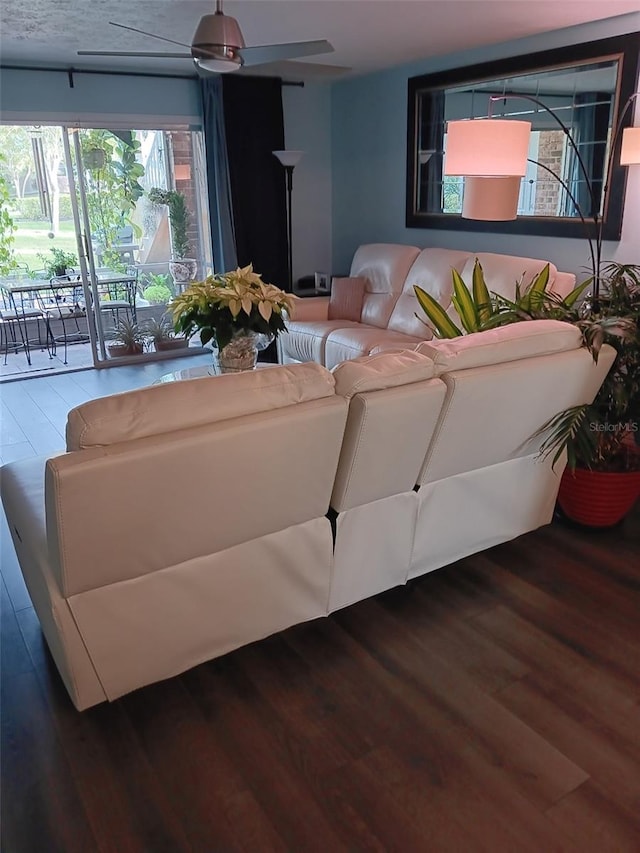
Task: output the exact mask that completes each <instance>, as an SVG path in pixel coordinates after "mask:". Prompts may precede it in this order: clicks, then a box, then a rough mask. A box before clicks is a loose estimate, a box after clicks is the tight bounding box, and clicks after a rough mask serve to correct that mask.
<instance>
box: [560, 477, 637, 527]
mask: <svg viewBox="0 0 640 853" xmlns="http://www.w3.org/2000/svg"><path fill="white" fill-rule="evenodd" d="M638 497H640V471H630V472H626V473H615V474H610V473H607V472H604V471H589V470H588V469H586V468H576V470H575V471H573V472H572V471H570V470H569V469H568V468H565V471H564V474H563V475H562V480H561V481H560V491H559V492H558V503H559V504H560V508H561V509H562V511H563V512H564V514H565V515H566V516H567V517H568V518H570V519H571V520H572V521H577V522H578V523H579V524H584V525H586V526H588V527H613V525H614V524H618V522H619V521H622V519H623V518H624V517H625V515H626V514H627V513H628V512H629V511H630V510H631V508H632V507H633V505H634V504H635V502H636V501H637V499H638Z"/></svg>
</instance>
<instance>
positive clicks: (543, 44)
mask: <svg viewBox="0 0 640 853" xmlns="http://www.w3.org/2000/svg"><path fill="white" fill-rule="evenodd" d="M637 30H640V12H638V13H634V14H631V15H624V16H621V17H618V18H612V19H609V20H607V21H600V22H596V23H593V24H587V25H582V26H579V27H572V28H570V29H567V30H559V31H556V32H553V33H546V34H544V35H540V36H534V37H530V38H526V39H520V40H518V41H514V42H509V43H505V44H500V45H494V46H493V47H484V48H478V49H475V50H471V51H465V52H464V53H459V54H455V55H449V56H446V57H435V58H433V59H425V60H424V61H423V62H415V63H411V64H410V65H406V66H402V67H401V68H396V69H393V70H391V71H386V72H379V73H376V74H371V75H367V76H365V77H359V78H354V79H349V80H344V81H341V82H338V83H335V84H334V86H333V89H332V116H331V119H332V153H331V157H332V161H331V162H332V174H333V271H334V272H342V271H344V270H348V269H349V265H350V263H351V258H352V257H353V253H354V251H355V249H356V248H357V247H358V246H359V245H360V244H361V243H369V242H397V243H406V244H409V245H415V246H420V247H423V246H442V247H445V248H460V249H466V250H468V251H472V252H474V251H489V252H502V253H505V254H512V255H522V256H528V257H539V258H545V259H548V260H551V261H553V262H554V263H555V264H556V265H557V266H558V268H559V269H562V270H566V271H569V272H574V273H576V274H577V275H579V276H582V277H584V275H585V271H586V270H587V269H588V265H589V253H588V246H587V242H586V241H585V240H581V239H567V238H554V237H536V236H525V235H508V234H500V233H497V232H496V233H494V234H479V233H475V232H471V231H469V232H466V231H444V230H436V229H416V228H406V227H405V224H404V222H405V187H406V157H407V154H406V133H407V80H408V79H409V77H413V76H415V75H418V74H428V73H431V72H435V71H441V70H445V69H447V68H456V67H459V66H463V65H472V64H475V63H478V62H486V61H490V60H492V59H501V58H504V57H508V56H516V55H524V54H528V53H534V52H536V51H541V50H546V49H550V48H555V47H562V46H565V45H569V44H579V43H581V42H587V41H593V40H596V39H600V38H607V37H608V36H614V35H621V34H624V33H629V32H634V31H637ZM635 123H636V124H638V123H640V107H639V111H637V114H636V122H635ZM604 256H605V258H607V259H615V260H619V261H623V262H635V263H640V167H637V166H636V167H630V168H629V175H628V182H627V193H626V204H625V211H624V222H623V231H622V239H621V240H620V242H619V243H605V246H604Z"/></svg>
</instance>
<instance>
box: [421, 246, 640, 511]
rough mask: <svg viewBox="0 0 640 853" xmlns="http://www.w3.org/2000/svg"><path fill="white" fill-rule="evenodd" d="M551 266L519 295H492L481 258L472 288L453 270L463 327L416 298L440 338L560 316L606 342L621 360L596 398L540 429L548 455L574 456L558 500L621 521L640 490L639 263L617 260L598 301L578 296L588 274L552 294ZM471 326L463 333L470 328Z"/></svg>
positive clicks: (424, 296) (593, 340)
mask: <svg viewBox="0 0 640 853" xmlns="http://www.w3.org/2000/svg"><path fill="white" fill-rule="evenodd" d="M548 280H549V275H548V267H545V268H544V269H543V270H542V271H541V272H540V273H539V274H538V275H537V276H536V277H535V278H534V279H533V281H532V282H531V283H530V284H529V285H528V286H526V287H524V288H523V287H522V283H521V282H520V283H518V284H517V285H516V293H515V297H514V299H513V300H509V299H507V298H505V297H503V296H499V295H498V294H495V293H490V292H489V290H488V288H487V285H486V283H485V280H484V275H483V272H482V267H481V265H480V264H479V263H478V262H477V261H476V264H475V267H474V271H473V284H472V288H471V290H470V289H469V288H468V287H467V285H466V284H465V283H464V281H463V280H462V278H461V276H460V275H459V274H458V273H457V272H456V271H455V270H454V271H453V285H454V293H453V297H452V301H453V305H454V308H455V310H456V313H457V314H458V316H459V317H460V321H461V327H462V328H460V327H458V326H457V325H456V324H455V323H454V321H453V320H452V319H451V317H450V316H449V315H448V313H447V312H446V311H445V310H444V308H442V306H441V305H440V304H439V303H438V302H436V300H434V299H433V297H431V296H430V295H429V294H428V293H426V292H425V291H423V290H422V289H421V288H419V287H417V286H416V287H415V288H414V290H415V292H416V297H417V298H418V302H419V304H420V306H421V307H422V308H423V310H424V311H425V313H426V315H427V317H428V319H429V322H430V325H431V326H432V327H433V329H434V332H435V334H436V336H437V337H440V338H453V337H457V336H459V335H462V334H464V332H467V333H469V332H477V331H483V330H485V329H490V328H495V327H496V326H501V325H506V324H508V323H514V322H521V321H523V320H536V319H545V320H549V319H554V320H564V321H565V322H570V323H574V324H575V325H577V326H578V327H579V328H580V330H581V331H582V334H583V338H584V342H585V345H586V346H587V347H588V348H589V349H590V350H591V352H592V353H593V356H594V358H595V359H597V357H598V352H599V350H600V348H601V346H602V344H603V343H605V342H606V343H610V344H611V345H612V346H613V347H615V349H616V351H617V356H616V360H615V362H614V365H613V367H612V368H611V370H610V371H609V373H608V375H607V377H606V379H605V381H604V383H603V385H602V387H601V388H600V390H599V392H598V394H597V396H596V398H595V400H594V401H593V403H591V404H590V405H584V406H576V407H574V408H571V409H568V410H566V411H564V412H559V413H558V414H557V415H556V416H555V417H554V418H552V419H551V420H549V421H548V422H547V423H546V424H543V426H542V427H541V428H540V430H539V431H538V433H537V435H538V436H539V435H545V440H544V442H543V444H542V448H541V454H542V456H543V457H546V456H548V455H549V454H551V453H555V455H554V459H553V464H555V463H556V462H557V461H559V460H560V459H561V458H563V457H564V454H565V453H566V455H567V468H566V469H565V471H564V473H563V476H562V480H561V485H560V491H559V494H558V503H559V505H560V508H561V510H562V511H563V512H564V513H565V515H566V516H567V517H569V518H570V519H572V520H573V521H577V522H579V523H581V524H585V525H588V526H593V527H608V526H612V525H614V524H617V523H618V522H619V521H621V520H622V519H623V518H624V516H625V515H626V514H627V513H628V512H629V511H630V509H631V508H632V507H633V505H634V503H635V501H636V500H637V498H638V496H639V495H640V449H639V440H640V331H639V329H640V266H638V265H624V264H618V263H610V264H607V265H605V266H604V267H603V269H602V271H601V273H600V284H601V288H602V290H601V293H600V296H599V299H598V307H597V310H596V309H595V307H594V305H593V304H592V303H591V302H590V301H589V300H585V303H584V304H583V306H581V310H578V307H577V300H578V298H579V297H580V296H581V295H582V293H583V292H584V291H585V290H586V289H587V288H588V287H589V286H590V285H591V284H592V281H593V279H592V278H589V279H587V280H586V281H585V282H583V283H582V284H580V285H578V286H577V287H576V288H574V290H573V291H572V292H571V293H570V294H569V295H568V296H566V297H565V298H564V299H562V298H560V297H558V296H557V295H555V294H553V293H550V292H548V290H547V285H548ZM463 329H464V332H463Z"/></svg>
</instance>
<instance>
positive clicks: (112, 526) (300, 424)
mask: <svg viewBox="0 0 640 853" xmlns="http://www.w3.org/2000/svg"><path fill="white" fill-rule="evenodd" d="M420 350H421V351H419V352H408V351H404V352H399V353H380V354H379V355H374V356H368V357H363V358H360V359H357V360H351V361H347V362H345V363H343V364H341V365H340V366H338V367H337V368H336V369H335V370H334V371H333V372H332V373H331V372H329V371H328V370H326V369H325V368H324V367H322V366H320V365H318V364H313V363H310V364H291V365H285V366H279V367H274V368H272V369H268V370H259V371H254V372H247V373H242V374H237V375H226V376H214V377H207V378H203V379H195V380H190V381H183V382H177V383H172V384H165V385H158V386H152V387H149V388H144V389H140V390H137V391H133V392H128V393H124V394H116V395H113V396H111V397H106V398H104V399H99V400H95V401H92V402H89V403H85V404H83V405H81V406H79V407H78V408H76V409H74V410H72V411H71V412H70V413H69V416H68V424H67V450H66V451H64V452H61V453H60V454H59V455H57V456H53V457H51V458H48V459H47V458H39V459H29V460H25V461H22V462H16V463H12V464H9V465H6V466H4V467H3V468H2V471H1V491H2V501H3V504H4V507H5V511H6V515H7V519H8V523H9V528H10V530H11V534H12V537H13V541H14V545H15V549H16V553H17V556H18V559H19V562H20V566H21V568H22V572H23V574H24V577H25V581H26V584H27V587H28V589H29V593H30V595H31V599H32V601H33V604H34V607H35V610H36V612H37V614H38V618H39V620H40V624H41V626H42V630H43V632H44V634H45V637H46V639H47V642H48V645H49V648H50V650H51V653H52V655H53V658H54V660H55V662H56V664H57V667H58V669H59V671H60V674H61V676H62V678H63V680H64V682H65V684H66V687H67V689H68V691H69V694H70V696H71V698H72V700H73V702H74V703H75V705H76V707H77V708H79V709H84V708H88V707H90V706H92V705H95V704H97V703H99V702H102V701H105V700H113V699H116V698H117V697H119V696H121V695H123V694H124V693H127V692H128V691H131V690H134V689H136V688H139V687H141V686H143V685H145V684H149V683H152V682H155V681H158V680H160V679H164V678H168V677H171V676H174V675H176V674H178V673H180V672H183V671H184V670H186V669H188V668H190V667H192V666H195V665H196V664H199V663H201V662H203V661H206V660H209V659H211V658H213V657H216V656H218V655H222V654H225V653H226V652H228V651H230V650H232V649H234V648H237V647H239V646H241V645H243V644H246V643H249V642H252V641H255V640H258V639H260V638H262V637H265V636H267V635H269V634H272V633H274V632H277V631H280V630H282V629H284V628H286V627H288V626H290V625H293V624H295V623H299V622H302V621H305V620H309V619H314V618H317V617H320V616H325V615H327V614H329V613H331V612H332V611H334V610H336V609H338V608H341V607H345V606H348V605H350V604H352V603H353V602H355V601H358V600H359V599H362V598H364V597H366V596H370V595H373V594H375V593H378V592H380V591H381V590H384V589H387V588H389V587H392V586H394V585H398V584H403V583H405V582H406V581H407V580H408V579H409V578H413V577H416V576H418V575H420V574H422V573H424V572H427V571H431V570H432V569H435V568H438V567H439V566H443V565H445V564H447V563H450V562H452V561H454V560H457V559H459V558H461V557H463V556H465V555H467V554H470V553H473V552H475V551H477V550H480V549H483V548H486V547H489V546H490V545H493V544H496V543H498V542H501V541H504V540H507V539H511V538H513V537H515V536H518V535H520V534H522V533H524V532H526V531H529V530H532V529H534V528H536V527H538V526H540V525H542V524H546V523H548V522H549V521H550V519H551V516H552V511H553V506H554V501H555V497H556V492H557V489H558V484H559V476H560V473H561V471H560V469H557V470H556V471H555V472H554V471H552V470H551V467H550V464H549V463H548V462H545V463H542V462H540V461H539V460H538V459H536V452H537V450H538V446H539V441H538V440H531V438H530V437H531V435H532V434H533V433H534V432H535V430H536V429H537V428H538V427H540V426H541V424H542V423H543V422H544V421H545V420H546V419H547V418H549V417H550V416H551V415H553V414H555V413H556V412H558V411H559V410H561V409H563V408H565V407H566V406H569V405H574V404H578V403H582V402H585V401H590V400H591V399H592V398H593V397H594V395H595V393H596V391H597V389H598V387H599V386H600V384H601V382H602V380H603V378H604V376H605V374H606V371H607V369H608V368H609V366H610V365H611V363H612V361H613V356H614V353H613V350H611V348H609V347H604V348H603V351H602V353H601V356H600V359H599V362H598V364H597V365H594V363H593V360H592V358H591V355H590V354H589V353H588V352H587V351H586V350H585V349H584V348H582V347H581V345H580V334H579V332H578V330H577V329H576V328H574V327H573V326H571V325H567V324H563V323H558V322H554V321H536V322H524V323H519V324H516V325H513V326H508V327H505V328H502V329H496V330H494V331H491V332H483V333H481V334H477V335H468V336H466V337H465V338H460V339H458V340H455V341H451V342H446V343H441V344H440V345H439V346H438V347H437V348H435V347H433V346H430V345H429V344H428V343H423V344H422V345H421V347H420Z"/></svg>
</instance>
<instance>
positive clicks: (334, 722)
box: [0, 376, 640, 853]
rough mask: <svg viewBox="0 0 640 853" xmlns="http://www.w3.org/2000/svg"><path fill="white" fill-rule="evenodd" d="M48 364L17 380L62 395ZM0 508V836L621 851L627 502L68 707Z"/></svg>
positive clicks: (632, 544)
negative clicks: (610, 525)
mask: <svg viewBox="0 0 640 853" xmlns="http://www.w3.org/2000/svg"><path fill="white" fill-rule="evenodd" d="M39 381H40V380H31V382H39ZM83 381H84V382H85V383H87V382H89V381H90V380H89V379H87V378H85V379H84V380H83ZM99 381H103V380H99ZM106 381H107V382H108V383H109V384H110V386H113V387H116V386H118V385H119V384H123V383H124V382H125V380H124V379H122V378H120V379H118V377H116V376H111V377H106ZM132 381H133V380H132ZM48 382H49V385H48V386H44V385H43V386H41V387H40V388H38V387H37V386H33V387H32V388H31V390H30V391H29V390H28V386H29V383H24V386H23V389H22V390H23V391H24V393H25V394H26V395H27V397H28V398H29V399H31V400H32V402H33V401H34V399H35V400H36V401H37V400H40V403H41V404H42V405H44V403H46V404H48V405H49V406H53V409H51V411H53V410H54V409H55V406H57V407H58V409H59V410H60V414H61V413H62V410H63V408H64V406H63V405H62V404H60V403H59V402H58V401H57V400H56V398H55V396H52V394H53V392H54V391H55V385H54V384H52V383H53V380H48ZM139 384H142V382H139ZM63 387H64V388H65V389H68V388H69V387H70V386H69V384H68V380H67V381H66V382H65V383H64V386H63ZM27 391H28V393H27ZM93 393H96V392H95V389H94V390H93ZM105 393H106V392H105ZM67 394H68V391H67ZM27 397H22V396H21V394H19V393H18V391H17V390H16V391H14V393H13V396H12V405H13V406H14V409H13V411H14V414H15V413H16V410H15V406H16V405H17V406H18V409H19V410H22V411H23V412H27V413H30V418H29V421H28V427H27V428H28V434H27V435H26V440H27V441H28V442H29V443H30V445H31V446H33V445H32V443H31V442H32V439H33V437H34V436H36V435H37V434H40V433H38V431H37V430H36V428H35V426H34V416H35V415H37V412H36V410H35V409H34V408H33V407H32V406H31V405H30V404H29V402H28V399H27ZM54 404H55V406H54ZM45 409H46V406H45V408H44V409H43V411H44V410H45ZM36 420H37V419H36ZM52 423H54V427H55V423H56V421H55V420H54V421H52ZM10 426H11V429H12V430H13V432H12V433H10V435H13V437H14V439H16V440H15V441H14V444H18V443H23V441H22V437H21V436H20V435H19V434H18V433H16V432H15V429H14V427H13V425H11V424H10ZM42 426H43V427H44V426H45V425H44V422H42ZM41 434H42V435H43V436H44V438H43V439H42V441H43V442H44V443H46V442H47V441H49V440H52V437H51V436H50V435H49V433H48V430H47V429H46V428H45V429H44V430H43V431H42V432H41ZM29 435H31V437H32V438H31V439H29V437H28V436H29ZM17 439H20V441H18V440H17ZM7 446H11V442H10V441H9V443H8V444H5V445H3V447H7ZM18 452H19V451H17V450H16V449H15V448H14V452H13V455H14V456H15V455H16V453H18ZM39 452H40V451H39ZM45 452H46V451H45ZM3 523H4V519H3ZM2 532H3V535H2V579H1V580H2V586H1V593H2V622H1V628H2V661H1V679H2V683H1V688H2V694H1V696H2V743H1V749H2V751H1V753H0V760H1V763H2V783H3V784H2V831H1V837H2V851H3V853H54V852H55V851H60V852H61V853H75V851H78V853H93V851H100V853H107V851H108V853H143V851H144V853H164V851H166V852H167V853H181V851H195V853H214V851H225V853H226V851H229V853H231V851H247V853H263V851H265V853H266V852H267V851H292V853H302V851H322V853H328V851H398V853H413V852H414V851H416V853H422V851H424V853H440V851H444V853H475V851H490V853H503V851H504V853H510V851H513V853H521V851H522V853H527V851H532V853H551V851H580V853H591V851H593V853H607V851H611V853H627V851H628V853H637V851H640V619H639V615H640V513H638V512H636V513H635V515H634V516H633V518H630V519H628V520H627V522H626V524H625V525H624V526H622V527H619V528H616V529H615V530H611V531H607V532H600V533H596V532H588V531H583V530H578V529H575V528H572V527H568V526H566V525H563V524H561V523H558V522H555V523H554V524H553V525H551V526H550V527H548V528H545V529H543V530H540V531H537V532H535V533H532V534H529V535H527V536H524V537H521V538H520V539H518V540H516V541H514V542H510V543H506V544H504V545H501V546H498V547H497V548H493V549H491V550H489V551H485V552H484V553H482V554H478V555H475V556H473V557H470V558H468V559H466V560H462V561H460V562H458V563H456V564H454V565H451V566H449V567H447V568H444V569H441V570H439V571H437V572H433V573H432V574H430V575H427V576H425V577H423V578H420V579H418V580H416V581H413V582H412V583H410V584H409V585H408V586H406V587H403V588H399V589H396V590H391V591H389V592H387V593H384V594H383V595H379V596H377V597H376V598H374V599H370V600H368V601H364V602H361V603H359V604H357V605H354V606H352V607H350V608H348V609H346V610H343V611H341V612H339V613H337V614H334V615H333V616H332V617H330V618H328V619H322V620H317V621H315V622H313V623H308V624H305V625H300V626H297V627H295V628H292V629H290V630H288V631H286V632H284V633H282V634H279V635H277V636H274V637H271V638H269V639H267V640H264V641H262V642H260V643H256V644H254V645H252V646H248V647H246V648H243V649H240V650H238V651H236V652H234V653H232V654H229V655H227V656H226V657H224V658H220V659H218V660H215V661H212V662H210V663H207V664H204V665H202V666H199V667H197V668H196V669H194V670H191V671H190V672H188V673H186V674H184V675H182V676H180V677H179V678H175V679H171V680H169V681H166V682H162V683H160V684H156V685H153V686H151V687H147V688H144V689H142V690H139V691H137V692H135V693H133V694H130V695H129V696H126V697H124V698H122V699H121V700H119V701H117V702H115V703H113V704H110V705H109V704H105V705H101V706H98V707H96V708H93V709H90V710H88V711H85V712H84V713H78V712H77V711H75V710H74V708H73V706H72V705H71V702H70V700H69V699H68V697H67V694H66V692H65V689H64V687H63V685H62V683H61V681H60V679H59V677H58V675H57V671H56V670H55V667H54V665H53V664H52V662H51V659H50V657H49V654H48V652H47V650H46V647H45V646H44V643H43V640H42V636H41V633H40V630H39V626H38V622H37V619H36V617H35V614H34V612H33V610H32V608H31V605H30V601H29V598H28V596H27V595H26V591H25V589H24V585H23V583H22V580H21V576H20V573H19V569H18V567H17V562H16V559H15V555H14V554H13V548H12V545H11V543H10V540H9V539H8V531H7V530H6V527H4V528H3V531H2Z"/></svg>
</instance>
